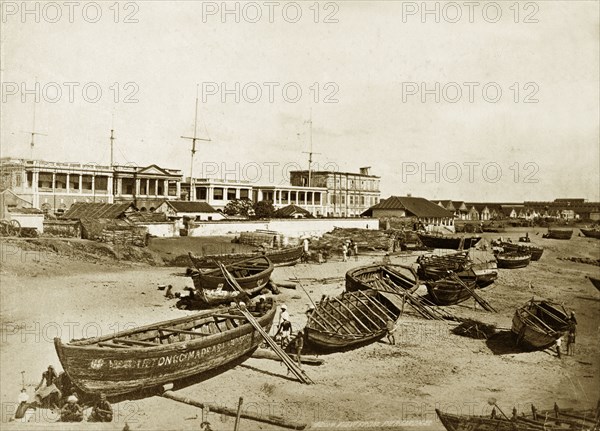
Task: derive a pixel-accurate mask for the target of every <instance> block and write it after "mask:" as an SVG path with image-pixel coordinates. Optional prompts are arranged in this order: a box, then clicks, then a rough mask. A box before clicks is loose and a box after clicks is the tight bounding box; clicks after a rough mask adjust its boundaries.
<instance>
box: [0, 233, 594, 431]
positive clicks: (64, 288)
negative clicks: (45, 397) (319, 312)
mask: <svg viewBox="0 0 600 431" xmlns="http://www.w3.org/2000/svg"><path fill="white" fill-rule="evenodd" d="M542 231H545V229H536V230H534V229H529V230H528V232H529V233H530V235H531V236H532V242H533V243H534V244H538V245H541V246H543V247H544V249H545V251H544V255H543V257H542V258H541V260H540V261H538V262H532V263H531V264H530V266H528V267H527V268H523V269H518V270H500V275H499V279H498V280H497V281H496V283H495V284H494V285H492V286H490V287H488V288H485V289H483V290H482V291H481V296H482V297H484V298H485V299H486V300H487V301H489V302H490V303H491V304H492V305H493V306H494V307H495V308H496V309H497V310H498V312H497V313H488V312H485V311H482V310H481V308H480V307H477V308H474V302H473V301H472V300H469V301H467V302H464V303H462V304H459V305H456V306H451V307H446V308H447V309H448V310H450V311H451V312H452V313H454V314H456V315H457V316H461V317H470V318H473V319H477V320H480V321H482V322H485V323H490V324H494V325H496V326H497V327H498V328H499V330H500V331H509V330H510V326H511V319H512V316H513V313H514V311H515V308H516V307H518V306H520V305H521V304H523V303H524V302H525V301H527V300H529V299H531V298H532V297H536V298H548V299H551V300H553V301H556V302H559V303H562V304H564V306H565V308H566V309H568V310H574V311H575V312H576V314H577V320H578V337H577V344H576V347H575V355H574V356H564V355H563V357H562V358H561V359H559V358H557V357H556V354H555V352H554V350H553V349H550V350H547V351H538V352H521V351H519V350H516V349H514V348H512V347H511V346H510V345H509V344H502V343H499V342H491V341H486V340H475V339H471V338H465V337H461V336H457V335H454V334H452V333H451V332H450V330H451V329H452V328H453V327H454V326H455V325H456V324H454V323H446V322H439V321H428V320H424V319H422V318H420V317H419V316H418V315H416V314H415V313H413V312H411V310H410V309H407V310H406V313H405V314H404V315H403V316H402V317H401V318H400V320H399V323H398V331H397V334H396V337H397V344H396V345H395V346H392V345H389V344H388V343H387V342H385V341H383V340H382V341H379V342H375V343H373V344H370V345H368V346H365V347H362V348H359V349H355V350H352V351H348V352H343V353H332V354H326V355H320V358H322V359H324V360H325V364H324V365H322V366H308V365H304V369H305V371H306V373H307V374H308V375H309V376H310V377H311V378H312V379H313V380H314V381H315V382H316V384H314V385H303V384H301V383H299V382H297V381H295V380H294V379H293V378H292V377H290V376H288V375H286V369H285V367H284V366H283V365H281V364H280V363H278V362H274V361H268V360H263V359H254V358H250V359H248V360H247V361H246V362H244V363H242V364H241V365H237V366H235V367H233V368H230V369H226V370H224V371H222V372H220V373H219V374H216V375H211V376H207V377H206V378H204V379H202V380H200V381H199V382H196V383H194V384H192V385H188V386H185V387H182V388H178V389H177V393H179V394H182V395H185V396H188V397H190V398H194V399H196V400H199V401H202V402H205V403H216V404H219V405H225V406H227V407H230V408H232V409H235V408H237V404H238V399H239V397H243V398H244V401H243V410H244V411H252V412H255V413H258V414H273V415H280V416H283V417H285V418H286V419H288V420H291V421H296V422H303V423H307V424H310V425H311V427H312V428H313V429H331V428H333V427H337V429H344V428H345V429H356V428H358V427H360V428H361V429H418V430H439V429H441V428H442V426H441V423H440V422H439V421H438V419H437V417H436V415H435V409H436V408H439V409H441V410H444V411H448V412H459V413H464V414H469V413H475V414H488V413H489V412H490V410H491V407H490V406H489V404H488V403H487V400H488V398H490V397H494V398H496V399H497V400H498V405H499V406H500V407H501V408H502V409H503V410H504V411H505V412H507V414H508V412H510V411H511V410H512V408H513V406H516V407H517V408H518V410H519V411H527V412H529V409H530V403H534V404H535V405H536V407H538V408H539V409H546V408H551V407H552V405H553V403H554V402H557V403H558V404H559V405H560V406H562V407H577V408H590V407H593V406H595V405H596V402H597V401H598V399H599V397H600V393H599V389H598V388H600V368H599V367H600V348H599V341H600V339H599V338H598V322H599V316H600V292H598V291H597V290H596V289H595V288H594V287H593V286H592V284H591V283H590V282H589V280H587V279H586V277H585V276H586V275H591V276H595V277H599V276H600V268H599V267H598V266H592V265H586V264H581V263H574V262H569V261H565V260H560V259H558V258H559V257H587V258H593V259H598V258H599V257H600V247H599V242H598V241H597V240H594V239H590V238H584V237H580V236H577V232H578V231H577V230H576V233H575V234H574V236H573V238H572V239H571V240H569V241H560V240H551V239H543V238H542V237H541V233H540V232H542ZM522 232H524V230H523V229H514V230H512V231H509V232H507V233H503V234H502V236H504V237H512V238H514V239H516V238H517V237H518V236H519V234H521V233H522ZM536 232H538V235H536ZM483 236H484V237H487V238H488V239H489V238H496V237H498V236H500V234H484V235H483ZM2 247H3V248H2V251H3V252H2V268H1V284H2V287H1V289H0V292H1V306H0V316H1V320H2V339H1V343H0V346H1V351H2V353H1V359H0V366H1V368H0V381H1V387H0V397H1V401H2V406H3V408H2V422H1V424H2V425H1V426H2V429H36V430H38V429H41V430H43V429H88V430H93V429H119V430H120V429H123V427H124V426H125V424H127V425H128V426H129V428H130V429H134V430H156V429H164V430H176V429H177V430H192V429H194V430H197V429H200V422H202V411H201V410H200V409H198V408H195V407H192V406H188V405H184V404H181V403H177V402H175V401H172V400H167V399H164V398H161V397H160V396H154V397H149V398H143V399H130V400H125V401H121V402H119V403H117V404H114V406H113V407H114V409H115V418H114V421H113V423H111V424H100V425H98V424H92V423H81V424H74V425H72V426H71V425H68V426H65V424H61V423H53V422H55V421H56V420H57V419H58V418H57V415H56V414H54V413H52V412H51V411H49V410H42V409H38V410H37V411H36V413H35V415H34V417H33V419H32V422H30V423H26V424H25V423H15V422H10V419H11V417H12V414H13V413H14V408H16V401H17V397H18V395H19V392H20V389H21V378H22V372H24V380H25V386H26V388H27V392H28V394H29V395H30V397H32V398H33V394H34V388H35V386H36V385H37V384H38V383H39V381H40V378H41V373H42V372H43V371H44V370H45V369H46V367H47V366H48V365H49V364H52V365H54V366H55V367H56V369H57V371H61V370H62V367H61V366H60V363H59V361H58V358H57V356H56V353H55V351H54V346H53V338H54V337H56V336H58V337H61V338H62V340H63V341H69V340H70V339H72V338H85V337H92V336H96V335H99V334H107V333H112V332H116V331H118V330H122V329H126V328H130V327H134V326H138V325H143V324H148V323H152V322H156V321H160V320H166V319H171V318H176V317H179V316H184V315H186V314H189V313H190V312H188V311H183V310H179V309H177V308H175V301H174V300H167V299H165V298H164V292H162V291H159V290H158V285H159V284H172V285H173V286H174V290H175V291H182V290H183V288H184V287H185V286H186V285H191V279H189V278H187V277H185V276H184V274H183V273H184V268H175V267H156V266H149V265H147V264H143V263H131V262H116V261H114V260H109V259H100V260H98V261H97V262H93V261H90V260H76V259H74V258H72V257H71V258H69V257H64V256H61V255H58V254H56V253H52V252H43V253H35V252H32V251H31V250H29V251H28V250H26V249H23V248H21V247H20V246H19V245H18V244H15V243H10V244H2ZM417 255H418V254H416V253H413V254H406V255H402V256H393V257H392V262H393V263H402V264H411V263H413V262H414V261H415V259H416V257H417ZM381 258H382V255H381V254H379V255H376V254H371V255H361V256H359V257H358V260H355V258H354V257H352V258H350V260H349V261H348V262H341V259H338V258H334V259H333V260H330V261H328V262H326V263H324V264H322V265H317V264H298V265H296V266H294V267H285V268H276V269H275V272H274V273H273V277H272V278H273V279H274V280H275V281H287V280H289V279H292V278H299V279H300V280H301V281H302V285H303V286H304V288H305V289H306V292H307V293H308V295H310V297H311V298H312V300H314V301H317V300H319V299H320V297H321V296H322V295H324V294H325V295H338V294H340V293H342V292H343V291H344V280H343V277H344V275H345V273H346V271H347V270H348V269H350V268H352V267H354V266H358V265H363V264H366V263H370V262H373V261H376V260H381ZM324 278H328V279H330V283H328V284H321V283H319V282H318V281H315V280H319V279H324ZM421 289H424V287H421ZM275 299H276V301H277V302H278V303H280V304H281V303H285V304H286V305H287V306H288V309H289V312H290V315H291V319H292V324H293V329H294V331H296V330H297V329H300V328H302V327H303V326H304V324H305V322H306V316H305V311H306V309H307V308H308V306H309V305H310V299H309V298H308V296H307V294H306V293H305V292H304V291H303V289H301V288H298V289H296V290H291V289H281V293H280V294H279V295H276V296H275ZM506 336H508V335H507V334H506ZM208 420H209V421H210V422H211V426H212V427H213V429H215V430H232V429H233V426H234V418H231V417H227V416H222V415H219V414H215V413H210V414H209V416H208ZM350 422H352V423H350ZM240 429H242V430H254V429H264V430H269V429H277V427H275V426H271V425H266V424H262V423H259V422H254V421H250V420H245V419H243V420H242V422H241V427H240Z"/></svg>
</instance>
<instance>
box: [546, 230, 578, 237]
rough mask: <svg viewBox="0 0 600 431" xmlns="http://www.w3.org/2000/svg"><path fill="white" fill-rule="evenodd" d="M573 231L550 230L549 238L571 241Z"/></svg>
mask: <svg viewBox="0 0 600 431" xmlns="http://www.w3.org/2000/svg"><path fill="white" fill-rule="evenodd" d="M571 236H573V229H548V238H551V239H571Z"/></svg>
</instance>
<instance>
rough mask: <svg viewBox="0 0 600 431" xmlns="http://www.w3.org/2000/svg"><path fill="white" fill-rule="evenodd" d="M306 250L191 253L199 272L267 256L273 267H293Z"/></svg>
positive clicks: (283, 249) (298, 247)
mask: <svg viewBox="0 0 600 431" xmlns="http://www.w3.org/2000/svg"><path fill="white" fill-rule="evenodd" d="M303 251H304V249H303V248H302V246H301V245H300V246H296V247H289V248H282V249H265V250H263V251H257V252H255V253H231V254H210V255H208V254H207V255H202V256H198V255H195V254H193V253H191V252H190V253H189V254H188V255H189V257H190V260H191V261H192V265H193V266H194V267H196V269H198V270H202V269H212V268H217V264H216V262H221V263H224V264H226V265H227V264H230V263H235V262H237V261H240V260H244V259H249V258H251V257H259V256H265V257H268V258H269V260H270V261H271V262H272V263H273V266H275V267H279V266H292V265H295V264H297V263H298V262H300V259H301V258H302V253H303Z"/></svg>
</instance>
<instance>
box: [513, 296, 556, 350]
mask: <svg viewBox="0 0 600 431" xmlns="http://www.w3.org/2000/svg"><path fill="white" fill-rule="evenodd" d="M567 319H568V315H567V311H566V310H565V309H564V307H562V306H560V305H558V304H553V303H552V302H550V301H547V300H541V301H536V300H534V299H531V300H530V301H528V302H527V303H526V304H525V305H523V306H522V307H520V308H518V309H517V311H515V315H514V316H513V320H512V328H511V330H512V332H513V333H514V334H515V335H516V336H517V345H520V346H523V347H525V348H528V349H534V350H535V349H545V348H547V347H550V346H551V345H553V344H554V343H555V342H556V340H557V339H559V338H560V337H562V336H563V335H564V334H565V332H566V331H567V329H568V322H567Z"/></svg>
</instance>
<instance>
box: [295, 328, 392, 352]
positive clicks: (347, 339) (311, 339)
mask: <svg viewBox="0 0 600 431" xmlns="http://www.w3.org/2000/svg"><path fill="white" fill-rule="evenodd" d="M305 334H306V340H307V342H308V343H309V344H310V345H311V346H313V347H314V348H316V349H318V350H322V351H328V350H344V349H351V348H353V347H358V346H363V345H366V344H369V343H372V342H373V341H377V340H379V339H380V338H382V337H383V336H384V335H385V334H386V331H385V329H382V330H379V331H375V332H373V333H371V334H369V335H368V336H364V337H359V336H356V337H351V336H348V335H340V334H336V333H333V332H332V333H328V332H324V331H319V330H315V329H313V328H306V329H305Z"/></svg>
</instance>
